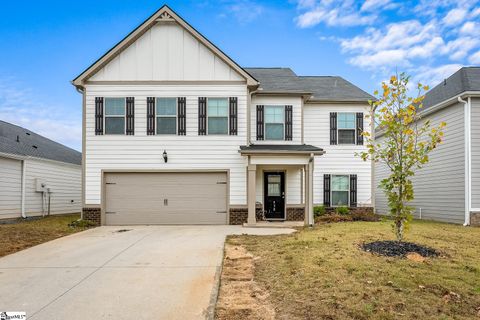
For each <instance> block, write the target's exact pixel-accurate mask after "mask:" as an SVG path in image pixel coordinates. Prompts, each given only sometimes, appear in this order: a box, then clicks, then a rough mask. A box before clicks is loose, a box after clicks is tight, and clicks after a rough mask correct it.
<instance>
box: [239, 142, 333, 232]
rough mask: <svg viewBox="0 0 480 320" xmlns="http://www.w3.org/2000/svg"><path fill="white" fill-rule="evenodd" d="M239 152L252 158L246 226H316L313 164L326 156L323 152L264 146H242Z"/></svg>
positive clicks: (300, 147)
mask: <svg viewBox="0 0 480 320" xmlns="http://www.w3.org/2000/svg"><path fill="white" fill-rule="evenodd" d="M239 152H240V153H241V154H242V155H243V156H246V157H248V165H247V172H248V174H247V211H248V215H247V223H246V224H244V225H245V226H249V227H250V226H256V225H257V224H262V225H273V223H274V222H275V225H281V224H284V223H285V222H286V221H288V222H291V221H296V222H297V224H298V222H299V221H300V222H301V223H302V225H312V224H313V171H314V161H313V160H314V157H315V156H320V155H322V154H324V151H323V150H322V149H320V148H318V147H315V146H311V145H266V144H262V145H250V146H242V147H240V151H239Z"/></svg>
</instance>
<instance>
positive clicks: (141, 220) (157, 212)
mask: <svg viewBox="0 0 480 320" xmlns="http://www.w3.org/2000/svg"><path fill="white" fill-rule="evenodd" d="M105 201H106V202H105V219H106V224H107V225H129V224H226V223H227V174H226V173H225V172H188V173H187V172H185V173H177V172H175V173H163V172H162V173H106V174H105Z"/></svg>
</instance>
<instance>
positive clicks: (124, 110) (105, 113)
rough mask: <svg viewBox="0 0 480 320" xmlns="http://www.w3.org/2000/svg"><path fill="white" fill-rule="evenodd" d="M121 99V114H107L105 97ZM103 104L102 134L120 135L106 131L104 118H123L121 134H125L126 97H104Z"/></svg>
mask: <svg viewBox="0 0 480 320" xmlns="http://www.w3.org/2000/svg"><path fill="white" fill-rule="evenodd" d="M119 98H121V99H123V116H120V115H107V99H119ZM103 101H104V106H103V134H104V135H112V136H120V135H122V134H121V133H107V126H106V125H105V124H106V120H107V117H108V118H123V134H124V135H126V134H127V98H126V97H104V98H103Z"/></svg>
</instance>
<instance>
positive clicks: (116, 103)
mask: <svg viewBox="0 0 480 320" xmlns="http://www.w3.org/2000/svg"><path fill="white" fill-rule="evenodd" d="M104 118H105V119H104V121H105V124H104V128H105V134H125V98H105V117H104Z"/></svg>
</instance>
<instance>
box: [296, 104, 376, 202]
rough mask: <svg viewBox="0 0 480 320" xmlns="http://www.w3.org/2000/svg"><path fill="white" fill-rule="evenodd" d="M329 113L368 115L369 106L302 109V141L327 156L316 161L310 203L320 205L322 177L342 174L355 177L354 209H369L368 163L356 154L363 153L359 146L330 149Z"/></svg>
mask: <svg viewBox="0 0 480 320" xmlns="http://www.w3.org/2000/svg"><path fill="white" fill-rule="evenodd" d="M330 112H355V113H356V112H363V113H364V116H366V115H367V114H368V105H360V104H359V105H353V104H351V105H339V104H305V106H304V130H305V132H304V140H305V143H306V144H311V145H314V146H317V147H320V148H323V149H324V150H325V151H326V153H325V154H324V155H322V156H317V157H315V165H314V177H313V193H314V199H313V202H314V204H315V205H317V204H318V205H321V204H323V190H324V188H323V175H324V174H339V175H340V174H342V175H350V174H356V175H357V205H358V206H371V205H372V195H371V193H372V192H371V190H372V184H371V181H372V176H371V170H372V167H371V162H370V161H363V160H361V159H360V158H359V157H357V156H355V153H357V152H361V151H365V150H366V147H365V146H364V145H363V146H359V145H330ZM368 127H369V120H368V119H366V118H364V129H365V130H367V128H368Z"/></svg>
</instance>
